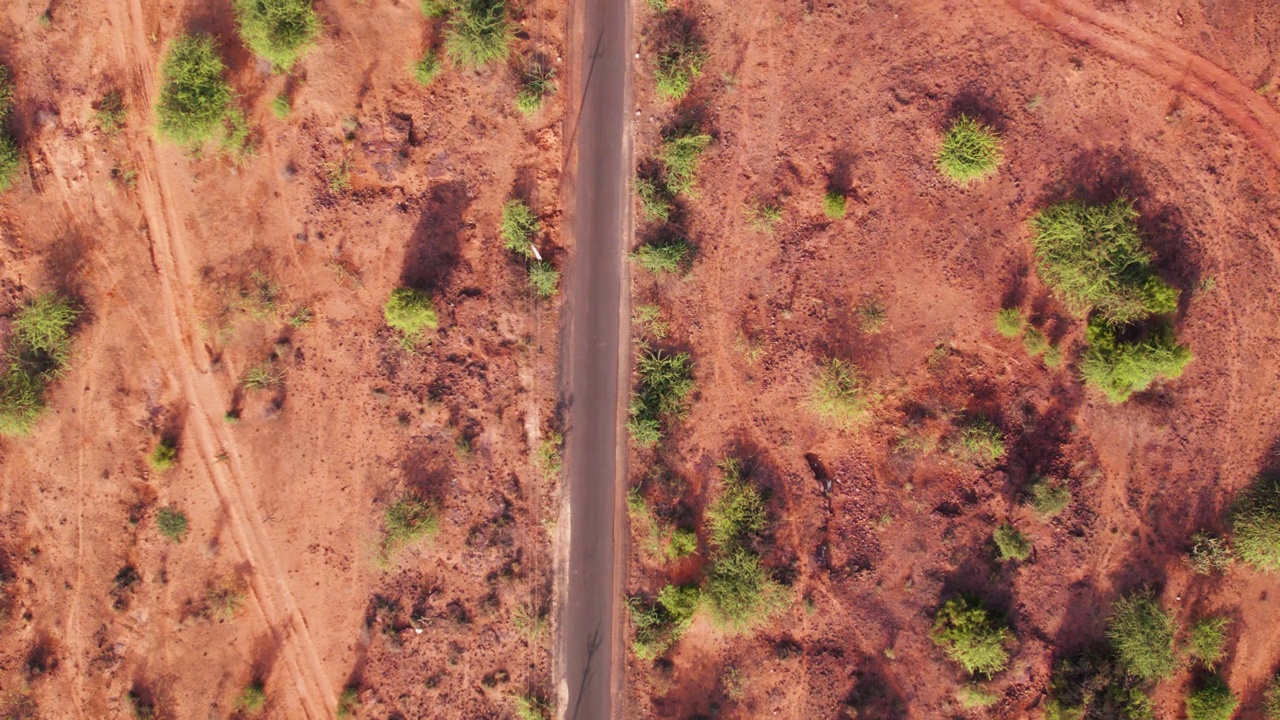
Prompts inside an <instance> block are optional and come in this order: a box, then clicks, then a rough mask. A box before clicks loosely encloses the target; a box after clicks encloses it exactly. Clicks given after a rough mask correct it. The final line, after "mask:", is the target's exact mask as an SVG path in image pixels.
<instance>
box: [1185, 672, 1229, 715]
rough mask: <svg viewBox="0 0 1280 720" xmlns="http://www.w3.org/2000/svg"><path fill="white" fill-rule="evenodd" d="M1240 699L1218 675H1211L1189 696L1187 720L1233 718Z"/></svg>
mask: <svg viewBox="0 0 1280 720" xmlns="http://www.w3.org/2000/svg"><path fill="white" fill-rule="evenodd" d="M1239 704H1240V701H1239V699H1237V698H1236V696H1235V695H1234V694H1232V692H1231V688H1229V687H1227V684H1226V683H1225V682H1223V681H1222V678H1220V677H1218V676H1217V675H1211V676H1209V678H1208V679H1206V680H1205V681H1204V682H1203V683H1201V684H1200V686H1199V687H1196V688H1195V689H1193V690H1192V691H1191V694H1190V695H1189V696H1187V720H1231V718H1232V717H1234V716H1235V714H1236V707H1237V706H1238V705H1239Z"/></svg>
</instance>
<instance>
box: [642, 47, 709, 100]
mask: <svg viewBox="0 0 1280 720" xmlns="http://www.w3.org/2000/svg"><path fill="white" fill-rule="evenodd" d="M708 58H709V55H708V54H707V52H706V50H705V49H704V48H703V46H702V43H701V42H699V41H697V40H695V39H692V38H686V39H684V40H682V41H678V42H674V43H672V44H670V45H668V46H667V47H666V48H664V49H663V50H662V51H661V52H660V53H659V54H658V65H657V67H656V68H654V72H653V76H654V80H655V81H657V84H658V96H659V97H662V98H663V99H666V100H671V101H673V102H679V101H680V100H683V99H684V98H685V96H686V95H688V94H689V91H690V90H692V89H693V81H694V80H696V79H698V78H699V77H701V76H702V66H703V65H705V64H706V63H707V60H708Z"/></svg>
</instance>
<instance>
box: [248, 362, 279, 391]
mask: <svg viewBox="0 0 1280 720" xmlns="http://www.w3.org/2000/svg"><path fill="white" fill-rule="evenodd" d="M282 382H284V373H283V372H281V371H280V369H279V368H277V367H276V366H275V365H272V364H271V361H270V360H264V361H263V362H260V363H258V364H257V365H254V366H253V367H251V368H249V369H248V370H246V371H245V373H244V377H242V378H240V384H241V385H243V386H244V388H245V389H246V390H254V391H257V390H270V389H271V388H274V387H278V386H279V385H280V383H282Z"/></svg>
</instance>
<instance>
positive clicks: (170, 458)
mask: <svg viewBox="0 0 1280 720" xmlns="http://www.w3.org/2000/svg"><path fill="white" fill-rule="evenodd" d="M177 460H178V443H176V442H174V441H173V439H171V438H164V439H163V440H161V441H160V442H159V443H157V444H156V447H155V449H154V450H152V451H151V455H150V456H149V457H148V458H147V464H149V465H150V466H151V469H152V470H155V471H156V472H164V471H165V470H168V469H169V468H172V467H173V465H174V463H175V462H177Z"/></svg>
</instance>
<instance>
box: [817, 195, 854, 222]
mask: <svg viewBox="0 0 1280 720" xmlns="http://www.w3.org/2000/svg"><path fill="white" fill-rule="evenodd" d="M848 205H849V199H848V198H846V197H845V196H844V193H842V192H840V191H839V190H828V191H827V193H826V194H825V195H823V196H822V214H823V215H826V216H827V219H828V220H839V219H840V218H843V217H844V214H845V212H846V211H847V210H848Z"/></svg>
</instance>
